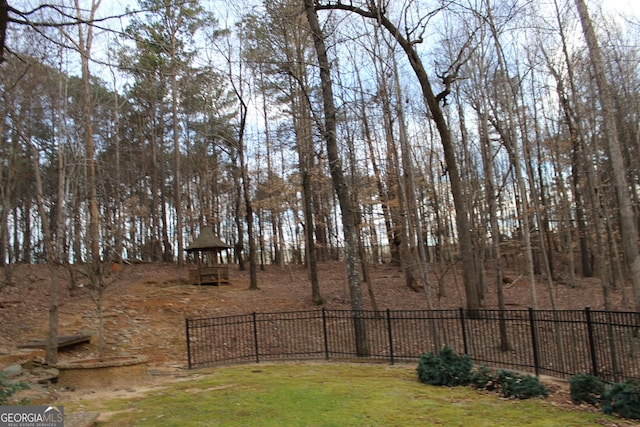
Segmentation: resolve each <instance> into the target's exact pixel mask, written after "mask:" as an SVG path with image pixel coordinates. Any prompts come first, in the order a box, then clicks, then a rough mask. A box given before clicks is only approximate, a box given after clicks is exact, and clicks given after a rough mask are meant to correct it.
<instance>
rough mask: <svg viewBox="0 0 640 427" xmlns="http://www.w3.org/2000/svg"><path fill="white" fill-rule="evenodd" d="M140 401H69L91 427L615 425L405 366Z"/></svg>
mask: <svg viewBox="0 0 640 427" xmlns="http://www.w3.org/2000/svg"><path fill="white" fill-rule="evenodd" d="M199 373H200V374H202V375H199V376H198V377H196V378H194V379H193V380H189V381H183V382H173V383H169V384H166V385H164V386H162V387H160V388H158V389H155V390H154V391H151V392H149V393H147V394H146V395H144V396H139V397H132V398H128V399H114V400H106V401H99V402H98V401H76V402H71V403H67V404H65V403H64V402H63V403H62V404H63V405H64V406H65V412H76V411H87V410H93V411H100V412H109V413H111V414H112V415H111V416H110V418H109V419H108V421H106V422H101V423H100V424H98V425H99V426H136V427H137V426H154V427H155V426H180V427H187V426H284V425H286V426H409V425H443V426H467V427H472V426H492V427H495V426H524V425H526V426H559V425H561V426H596V425H602V424H601V423H599V422H598V420H600V421H602V420H604V419H608V420H616V419H615V418H613V417H607V416H604V415H602V414H598V413H587V412H582V411H577V410H575V411H574V410H566V409H561V408H558V407H554V406H552V405H551V404H550V403H548V402H545V401H544V400H538V399H535V400H527V401H516V400H504V399H500V398H499V397H498V396H496V395H493V394H481V393H479V392H477V391H475V390H473V389H470V388H466V387H456V388H446V387H432V386H427V385H424V384H421V383H419V382H418V380H417V376H416V373H415V368H411V367H407V366H400V367H399V366H386V365H360V364H338V363H330V364H317V363H309V364H306V363H286V364H285V363H283V364H260V365H243V366H235V367H225V368H216V369H211V370H206V371H200V372H199Z"/></svg>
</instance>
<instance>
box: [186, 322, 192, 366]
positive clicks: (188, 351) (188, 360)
mask: <svg viewBox="0 0 640 427" xmlns="http://www.w3.org/2000/svg"><path fill="white" fill-rule="evenodd" d="M185 327H186V335H187V366H188V367H189V369H191V368H192V366H191V340H190V339H189V319H188V318H187V319H185Z"/></svg>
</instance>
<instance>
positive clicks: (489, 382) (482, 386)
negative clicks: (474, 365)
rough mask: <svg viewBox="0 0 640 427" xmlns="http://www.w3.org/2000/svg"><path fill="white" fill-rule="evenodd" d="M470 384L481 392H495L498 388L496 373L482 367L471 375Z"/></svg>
mask: <svg viewBox="0 0 640 427" xmlns="http://www.w3.org/2000/svg"><path fill="white" fill-rule="evenodd" d="M470 384H471V386H472V387H474V388H477V389H479V390H488V391H493V390H495V389H496V387H497V386H498V382H497V379H496V373H495V372H494V371H493V370H491V369H489V368H487V367H486V366H484V365H482V366H480V367H479V368H478V369H476V370H474V371H473V373H472V374H471V380H470Z"/></svg>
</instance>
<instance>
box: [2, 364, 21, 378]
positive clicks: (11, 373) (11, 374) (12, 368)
mask: <svg viewBox="0 0 640 427" xmlns="http://www.w3.org/2000/svg"><path fill="white" fill-rule="evenodd" d="M22 372H23V370H22V366H20V365H18V364H15V363H14V364H11V365H9V366H7V367H6V368H4V369H3V370H2V373H3V374H5V375H6V376H7V377H8V378H15V377H17V376H18V375H20V374H22Z"/></svg>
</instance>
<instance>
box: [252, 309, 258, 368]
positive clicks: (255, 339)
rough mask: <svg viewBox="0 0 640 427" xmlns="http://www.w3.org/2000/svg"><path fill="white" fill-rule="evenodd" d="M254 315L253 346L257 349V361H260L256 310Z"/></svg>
mask: <svg viewBox="0 0 640 427" xmlns="http://www.w3.org/2000/svg"><path fill="white" fill-rule="evenodd" d="M252 316H253V346H254V348H255V350H256V363H260V352H259V351H258V321H257V319H256V312H255V311H254V312H253V313H252Z"/></svg>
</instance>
